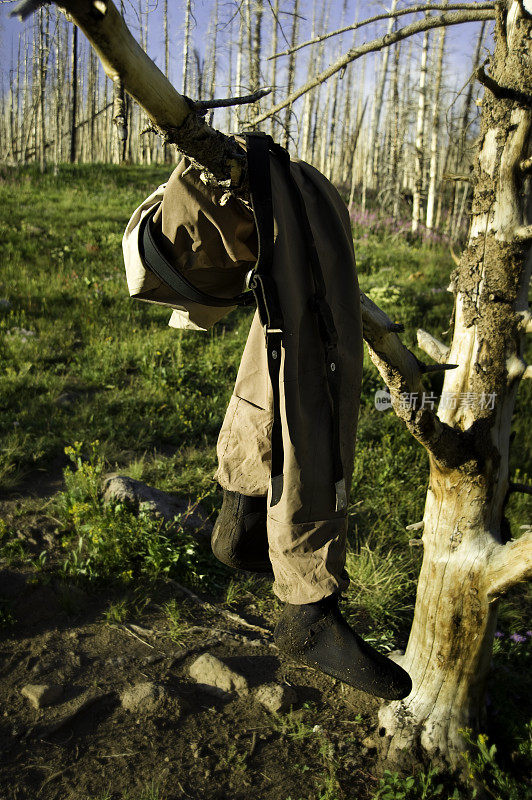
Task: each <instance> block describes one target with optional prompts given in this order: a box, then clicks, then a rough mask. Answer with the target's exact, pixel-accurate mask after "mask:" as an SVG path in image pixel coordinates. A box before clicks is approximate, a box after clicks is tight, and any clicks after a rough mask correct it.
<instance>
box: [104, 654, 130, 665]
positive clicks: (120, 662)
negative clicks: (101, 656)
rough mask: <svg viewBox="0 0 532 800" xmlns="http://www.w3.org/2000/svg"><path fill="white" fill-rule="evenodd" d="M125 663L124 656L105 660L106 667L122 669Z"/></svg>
mask: <svg viewBox="0 0 532 800" xmlns="http://www.w3.org/2000/svg"><path fill="white" fill-rule="evenodd" d="M125 663H126V659H125V658H124V656H113V658H107V659H106V660H105V666H106V667H123V666H124V664H125Z"/></svg>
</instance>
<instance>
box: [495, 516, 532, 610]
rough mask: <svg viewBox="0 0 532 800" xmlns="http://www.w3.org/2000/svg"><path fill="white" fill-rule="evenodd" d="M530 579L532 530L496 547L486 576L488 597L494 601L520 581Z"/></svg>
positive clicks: (531, 573)
mask: <svg viewBox="0 0 532 800" xmlns="http://www.w3.org/2000/svg"><path fill="white" fill-rule="evenodd" d="M530 578H532V530H529V531H527V532H526V533H523V534H522V535H521V536H520V537H519V539H513V540H511V541H510V542H507V543H506V544H504V545H497V546H496V548H495V550H494V553H493V555H492V557H491V559H490V563H489V568H488V570H487V574H486V580H487V581H488V597H489V598H490V599H491V600H496V599H497V598H498V597H500V596H501V595H503V594H506V592H507V591H508V590H509V589H511V588H512V586H515V584H516V583H520V582H521V581H526V580H530Z"/></svg>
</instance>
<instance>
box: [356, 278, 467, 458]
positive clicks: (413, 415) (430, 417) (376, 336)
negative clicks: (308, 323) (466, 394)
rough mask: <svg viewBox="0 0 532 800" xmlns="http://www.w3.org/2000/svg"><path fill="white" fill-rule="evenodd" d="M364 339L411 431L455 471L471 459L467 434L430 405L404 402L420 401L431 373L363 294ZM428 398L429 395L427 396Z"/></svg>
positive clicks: (445, 366)
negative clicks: (414, 398)
mask: <svg viewBox="0 0 532 800" xmlns="http://www.w3.org/2000/svg"><path fill="white" fill-rule="evenodd" d="M360 299H361V305H362V325H363V334H364V339H365V340H366V343H367V345H368V351H369V355H370V358H371V360H372V361H373V363H374V364H375V366H376V367H377V369H378V370H379V372H380V374H381V376H382V378H383V380H384V382H385V384H386V386H387V387H388V389H389V390H390V396H391V402H392V407H393V409H394V411H395V413H396V414H397V416H398V417H399V419H402V420H403V422H404V423H405V425H406V426H407V428H408V430H409V431H410V433H411V434H412V436H414V437H415V438H416V439H417V440H418V442H420V443H421V444H422V445H423V446H424V447H425V448H426V449H427V450H428V451H429V452H430V453H431V454H432V455H433V456H434V458H435V459H436V460H437V461H438V462H439V463H440V464H441V465H443V466H446V467H449V468H451V469H454V468H456V467H458V466H460V465H461V464H463V463H465V462H466V461H468V460H470V459H471V457H472V452H473V450H472V444H471V442H470V441H469V437H468V435H467V434H466V433H464V431H461V430H457V429H456V428H451V427H450V426H449V425H447V424H445V423H444V422H442V421H441V420H440V419H439V418H438V416H437V414H436V412H435V411H434V410H433V409H432V408H431V407H430V406H427V405H424V404H423V405H422V407H421V408H420V407H419V404H418V403H415V404H414V405H412V404H411V403H409V402H404V401H405V400H406V397H405V396H407V397H408V398H410V395H411V394H415V395H416V396H417V397H418V398H421V397H422V395H423V393H424V392H425V389H424V387H423V384H422V383H421V376H422V375H423V373H424V372H427V371H431V370H430V368H429V367H427V365H426V364H423V363H422V362H420V361H419V359H418V358H416V356H415V355H414V354H413V353H412V352H411V351H410V350H409V349H408V348H407V347H405V345H404V344H403V343H402V342H401V340H400V339H399V337H398V336H397V333H396V331H397V330H398V329H399V330H401V329H402V326H398V325H397V324H396V323H394V322H392V321H391V319H390V318H389V317H388V315H387V314H385V312H384V311H382V309H380V308H379V307H378V306H377V305H375V303H374V302H373V300H371V299H370V298H369V297H368V296H367V295H365V294H363V293H361V297H360ZM432 366H433V367H434V369H435V370H440V369H453V368H454V367H455V366H456V364H435V365H432ZM426 394H430V393H429V392H427V393H426Z"/></svg>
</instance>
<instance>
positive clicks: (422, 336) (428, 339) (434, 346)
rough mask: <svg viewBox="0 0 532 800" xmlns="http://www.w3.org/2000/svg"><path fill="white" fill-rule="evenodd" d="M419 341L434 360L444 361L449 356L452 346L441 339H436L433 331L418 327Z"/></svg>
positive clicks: (421, 346)
mask: <svg viewBox="0 0 532 800" xmlns="http://www.w3.org/2000/svg"><path fill="white" fill-rule="evenodd" d="M417 343H418V346H419V347H420V348H421V350H423V352H424V353H426V354H427V355H428V356H430V357H431V358H433V359H434V361H439V362H440V363H442V362H443V363H444V362H446V361H447V359H448V358H449V351H450V348H449V347H448V346H447V345H446V344H444V343H443V342H440V340H439V339H436V338H435V337H434V336H433V335H432V334H431V333H428V331H424V330H423V328H418V330H417Z"/></svg>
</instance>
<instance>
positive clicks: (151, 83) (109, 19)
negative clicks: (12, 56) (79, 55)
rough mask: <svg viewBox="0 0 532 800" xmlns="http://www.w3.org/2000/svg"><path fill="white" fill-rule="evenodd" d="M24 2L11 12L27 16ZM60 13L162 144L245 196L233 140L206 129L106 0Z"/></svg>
mask: <svg viewBox="0 0 532 800" xmlns="http://www.w3.org/2000/svg"><path fill="white" fill-rule="evenodd" d="M32 5H33V9H29V4H28V2H26V1H24V2H23V3H21V4H19V5H18V6H17V7H16V8H15V12H14V13H16V14H18V15H19V16H28V14H29V13H31V10H34V9H35V7H36V2H33V4H32ZM60 9H61V10H62V11H63V12H64V13H66V14H67V15H68V17H69V18H70V19H71V20H72V21H73V22H74V23H75V24H76V25H77V26H78V27H79V28H80V29H81V30H82V31H83V33H84V34H85V36H86V37H87V39H88V40H89V42H90V43H91V45H92V46H93V48H94V50H95V51H96V53H97V55H98V57H99V59H100V61H101V62H102V66H103V68H104V70H105V73H106V75H107V76H108V77H109V78H111V80H112V81H118V80H121V81H122V83H123V85H124V89H125V90H126V92H127V93H128V94H130V95H131V97H133V99H134V100H136V101H137V103H139V105H141V106H142V108H143V109H144V111H145V112H146V114H147V115H148V117H149V118H150V119H151V121H152V122H153V124H154V125H155V127H156V128H157V130H158V131H159V132H160V133H161V134H162V135H163V136H164V137H165V140H166V142H168V143H171V144H175V145H176V147H177V148H178V149H179V150H180V151H181V152H182V153H184V155H186V156H187V157H188V158H190V159H191V160H192V161H193V162H195V163H196V164H197V165H198V166H199V167H201V168H202V169H204V170H207V171H208V172H209V173H211V175H212V176H213V177H214V179H215V181H216V182H217V183H219V184H221V185H222V186H226V187H227V188H231V190H232V191H234V192H235V194H237V195H239V196H241V197H244V198H246V197H247V194H248V187H247V179H246V159H245V154H244V152H243V150H242V149H241V148H240V147H239V146H238V144H237V143H236V142H235V140H234V139H233V138H232V137H230V136H226V135H225V134H223V133H220V132H219V131H217V130H215V129H214V128H211V127H210V125H207V124H206V123H205V122H204V121H203V119H201V118H200V116H199V115H198V114H197V113H196V110H195V105H194V102H193V101H192V100H190V99H189V98H187V97H184V96H183V95H180V94H179V93H178V92H177V91H176V90H175V89H174V87H173V86H172V84H171V83H170V82H169V81H168V79H167V78H166V77H165V76H164V75H163V73H162V72H161V71H160V69H159V68H158V67H157V66H156V65H155V64H154V63H153V61H152V60H151V59H150V57H149V56H148V55H147V54H146V53H145V52H144V50H143V49H142V48H141V47H140V45H139V44H138V42H137V41H136V40H135V38H134V37H133V36H132V34H131V33H130V31H129V29H128V27H127V25H126V24H125V22H124V20H123V18H122V15H121V14H120V13H119V12H118V11H117V9H116V7H115V5H114V3H112V2H111V0H105V2H104V0H98V2H96V1H94V2H93V0H61V2H60Z"/></svg>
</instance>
